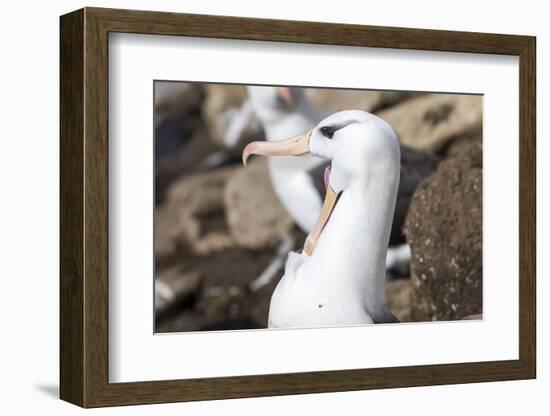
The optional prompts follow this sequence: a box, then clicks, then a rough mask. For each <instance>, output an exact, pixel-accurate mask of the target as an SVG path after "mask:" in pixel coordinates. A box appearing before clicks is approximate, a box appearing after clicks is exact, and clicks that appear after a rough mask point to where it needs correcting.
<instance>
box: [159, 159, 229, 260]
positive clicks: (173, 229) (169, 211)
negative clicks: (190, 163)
mask: <svg viewBox="0 0 550 416" xmlns="http://www.w3.org/2000/svg"><path fill="white" fill-rule="evenodd" d="M234 172H235V169H234V168H225V169H219V170H217V171H215V172H212V173H205V174H201V175H196V176H187V177H183V178H181V179H179V180H178V181H177V182H175V183H174V184H173V185H172V187H171V188H170V190H169V192H168V193H167V197H166V201H165V203H164V204H163V205H161V206H160V207H158V208H157V210H156V212H155V256H156V258H157V259H162V258H163V257H169V256H171V255H173V254H174V252H175V249H176V248H177V246H178V245H185V246H186V247H188V248H189V249H190V250H191V251H192V252H193V253H195V254H203V255H204V254H208V253H212V252H216V251H219V250H222V249H224V248H228V247H231V246H232V245H234V243H233V239H232V238H231V236H230V235H229V231H228V228H227V224H226V222H225V217H226V214H225V205H224V201H223V194H224V188H225V186H226V183H227V181H228V179H229V177H230V176H231V174H232V173H234Z"/></svg>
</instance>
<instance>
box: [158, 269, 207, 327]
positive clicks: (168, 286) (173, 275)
mask: <svg viewBox="0 0 550 416" xmlns="http://www.w3.org/2000/svg"><path fill="white" fill-rule="evenodd" d="M200 288H201V279H200V276H199V274H198V273H197V272H196V271H193V270H184V269H182V268H181V267H179V266H176V267H172V268H169V269H166V270H163V271H160V272H159V273H158V274H157V276H156V279H155V313H156V316H157V317H158V318H160V317H162V316H163V315H165V314H166V313H168V312H169V311H170V310H173V309H174V308H177V307H179V306H181V305H182V304H185V303H186V302H189V301H191V298H193V297H195V296H196V295H197V294H198V292H199V291H200Z"/></svg>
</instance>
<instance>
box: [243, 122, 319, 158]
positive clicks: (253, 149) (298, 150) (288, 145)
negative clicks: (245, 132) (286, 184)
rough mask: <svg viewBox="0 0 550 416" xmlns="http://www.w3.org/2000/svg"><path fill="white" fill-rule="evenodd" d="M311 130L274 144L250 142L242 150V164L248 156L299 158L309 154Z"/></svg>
mask: <svg viewBox="0 0 550 416" xmlns="http://www.w3.org/2000/svg"><path fill="white" fill-rule="evenodd" d="M310 135H311V130H308V131H306V132H305V133H302V134H299V135H298V136H294V137H291V138H290V139H286V140H280V141H275V142H252V143H249V144H248V145H247V146H246V147H245V148H244V150H243V154H242V158H243V164H244V165H245V166H246V162H247V161H248V158H249V157H250V155H264V156H299V155H305V154H307V153H309V136H310Z"/></svg>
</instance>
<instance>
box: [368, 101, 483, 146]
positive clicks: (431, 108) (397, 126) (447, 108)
mask: <svg viewBox="0 0 550 416" xmlns="http://www.w3.org/2000/svg"><path fill="white" fill-rule="evenodd" d="M378 116H380V117H381V118H383V119H384V120H386V121H387V122H388V123H390V125H391V126H392V127H393V129H394V130H395V132H396V133H397V135H398V137H399V140H400V141H401V143H403V144H405V145H408V146H411V147H412V148H414V149H417V150H426V151H438V150H440V149H442V148H443V147H445V145H446V144H447V142H448V141H449V140H451V139H452V138H453V137H456V136H459V135H462V134H464V133H466V132H469V131H473V130H479V129H481V122H482V97H481V96H478V95H453V94H428V95H423V96H419V97H416V98H412V99H410V100H407V101H405V102H403V103H401V104H399V105H397V106H394V107H391V108H388V109H386V110H383V111H381V112H379V113H378Z"/></svg>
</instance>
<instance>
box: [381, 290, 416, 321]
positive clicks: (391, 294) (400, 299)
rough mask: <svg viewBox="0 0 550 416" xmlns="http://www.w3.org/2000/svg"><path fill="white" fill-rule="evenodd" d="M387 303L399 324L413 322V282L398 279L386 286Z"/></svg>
mask: <svg viewBox="0 0 550 416" xmlns="http://www.w3.org/2000/svg"><path fill="white" fill-rule="evenodd" d="M384 292H385V293H386V303H387V305H388V308H389V310H390V311H392V312H393V314H394V315H395V317H396V318H397V319H399V322H409V321H410V320H411V280H410V279H396V280H392V281H389V282H386V284H385V286H384Z"/></svg>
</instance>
